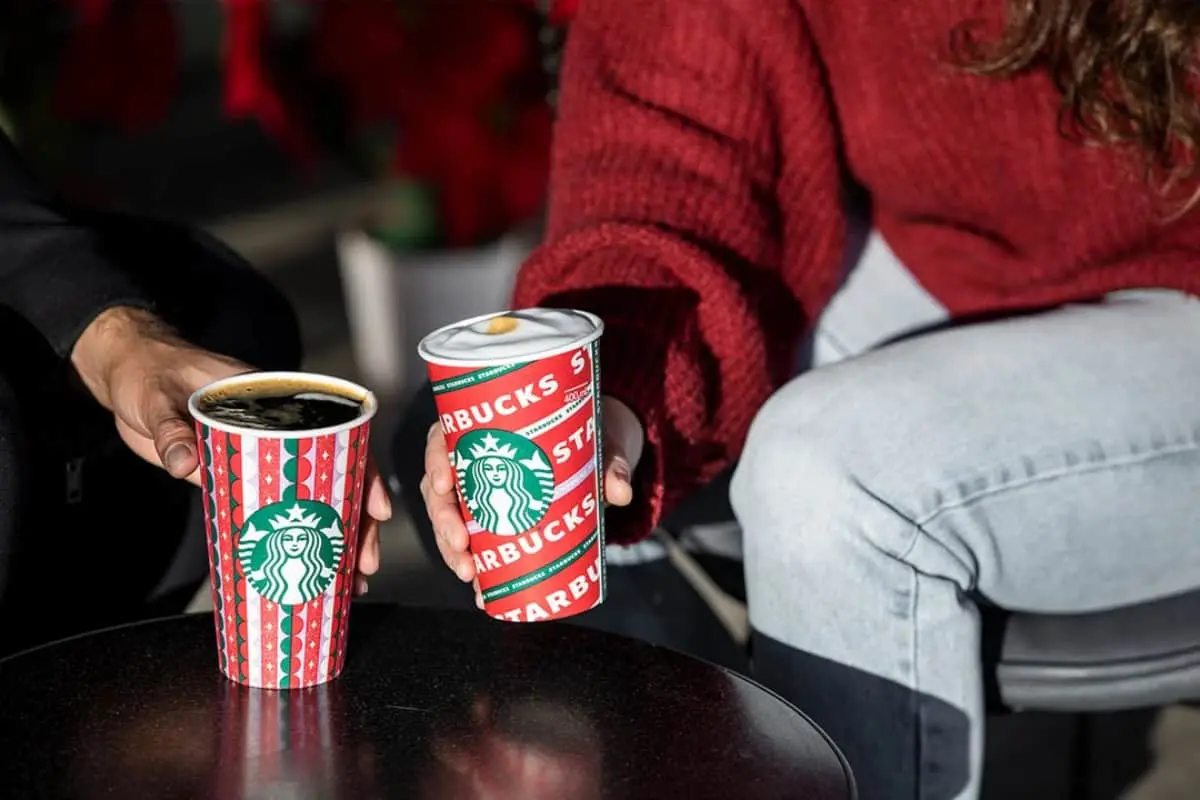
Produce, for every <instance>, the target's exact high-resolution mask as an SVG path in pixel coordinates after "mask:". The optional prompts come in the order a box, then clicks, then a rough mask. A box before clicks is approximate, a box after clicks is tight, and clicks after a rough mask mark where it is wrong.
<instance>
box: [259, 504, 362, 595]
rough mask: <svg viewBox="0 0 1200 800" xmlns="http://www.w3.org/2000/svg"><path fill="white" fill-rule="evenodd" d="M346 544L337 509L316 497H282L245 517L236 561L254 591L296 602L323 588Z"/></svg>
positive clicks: (340, 560) (320, 591) (335, 573)
mask: <svg viewBox="0 0 1200 800" xmlns="http://www.w3.org/2000/svg"><path fill="white" fill-rule="evenodd" d="M345 549H346V537H345V534H344V533H343V531H342V521H341V520H340V519H338V515H337V512H336V511H334V510H333V509H332V508H330V507H329V506H327V505H325V504H324V503H318V502H317V501H315V500H285V501H283V502H281V503H272V504H271V505H268V506H263V507H262V508H260V509H259V510H258V511H255V512H254V513H253V514H251V515H250V519H248V520H246V525H245V527H244V528H242V538H241V541H240V543H239V544H238V560H239V561H241V562H242V571H243V572H245V573H246V582H247V583H248V584H250V586H251V588H253V589H254V591H256V592H258V593H259V594H260V595H262V596H263V597H265V598H266V599H268V600H271V601H273V602H276V603H278V604H279V605H281V606H296V605H303V604H304V603H307V602H308V601H309V600H312V599H313V598H314V597H319V596H321V595H322V594H324V593H325V591H326V590H327V589H328V588H329V586H330V584H332V583H333V579H334V578H335V577H336V576H337V570H338V566H339V565H340V564H341V563H342V553H343V552H345Z"/></svg>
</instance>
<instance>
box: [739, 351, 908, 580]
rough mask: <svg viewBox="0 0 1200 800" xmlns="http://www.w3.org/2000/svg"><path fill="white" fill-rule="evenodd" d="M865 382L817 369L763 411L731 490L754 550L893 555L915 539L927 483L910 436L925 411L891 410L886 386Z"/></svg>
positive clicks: (814, 556) (815, 556)
mask: <svg viewBox="0 0 1200 800" xmlns="http://www.w3.org/2000/svg"><path fill="white" fill-rule="evenodd" d="M858 383H860V382H859V381H857V380H855V376H854V375H853V374H852V371H850V370H845V369H842V368H839V367H833V368H828V369H825V370H818V371H815V372H812V373H808V374H806V375H803V376H801V377H799V378H797V379H796V380H794V381H792V382H791V383H790V384H788V386H786V387H784V388H783V389H782V390H780V391H779V392H777V393H776V394H775V395H774V396H773V397H772V398H771V399H770V400H769V401H768V402H767V403H766V405H764V406H763V408H762V409H761V410H760V411H759V413H758V415H757V416H756V418H755V421H754V424H753V426H752V427H751V430H750V434H749V437H748V438H747V441H746V447H745V451H744V453H743V455H742V458H741V461H740V463H739V465H738V468H737V470H736V472H735V474H734V478H733V482H732V485H731V489H730V497H731V501H732V503H733V507H734V511H735V513H736V515H737V517H738V521H739V523H740V524H741V526H742V528H743V530H744V532H745V537H746V540H747V549H748V550H759V549H761V551H762V552H771V551H775V552H778V553H780V554H783V553H785V552H788V551H795V554H796V556H797V557H802V558H804V559H805V560H806V561H808V562H816V561H820V560H821V559H843V558H845V557H847V552H848V551H849V550H853V551H854V552H860V553H862V552H866V553H878V554H879V555H882V556H884V557H892V558H895V557H899V556H900V555H901V554H902V553H903V552H904V551H906V550H907V548H908V547H909V545H910V544H911V542H912V536H913V532H914V526H913V523H912V521H911V520H912V515H913V514H914V513H915V511H914V509H915V507H916V504H917V499H916V498H917V496H918V495H919V494H920V491H921V490H920V488H919V486H918V485H917V483H916V482H915V480H909V478H911V477H912V476H913V473H911V472H906V463H907V462H906V459H905V458H904V447H903V443H904V442H905V441H906V440H909V441H911V440H915V439H918V438H919V436H918V435H917V433H916V430H915V429H916V428H917V427H918V425H916V424H914V423H915V422H916V420H917V417H918V416H919V415H914V414H910V415H908V417H907V418H905V417H904V415H901V414H896V413H894V411H892V410H889V409H888V408H887V406H886V403H887V400H886V397H887V392H888V390H887V387H886V386H882V387H878V386H868V385H855V384H858ZM914 447H915V445H914ZM864 544H865V545H867V547H865V548H864V547H862V545H864Z"/></svg>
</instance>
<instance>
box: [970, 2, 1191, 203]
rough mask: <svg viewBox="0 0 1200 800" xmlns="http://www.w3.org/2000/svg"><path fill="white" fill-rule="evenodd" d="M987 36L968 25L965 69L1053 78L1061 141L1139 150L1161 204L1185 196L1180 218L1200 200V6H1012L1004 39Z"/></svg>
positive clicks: (1148, 177) (1134, 3)
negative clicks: (1039, 72) (1036, 72)
mask: <svg viewBox="0 0 1200 800" xmlns="http://www.w3.org/2000/svg"><path fill="white" fill-rule="evenodd" d="M982 30H983V27H982V25H981V24H980V23H978V22H975V21H968V22H966V23H963V24H962V25H961V26H959V27H958V28H957V29H956V30H955V31H954V35H953V37H952V47H953V50H954V53H955V56H956V58H957V60H958V61H959V62H960V64H961V65H962V66H965V67H966V68H967V69H969V70H970V71H971V72H974V73H976V74H980V75H992V76H1011V75H1015V74H1018V73H1021V72H1024V71H1027V70H1030V69H1034V68H1045V69H1047V71H1048V72H1049V74H1050V76H1051V77H1052V78H1053V80H1054V83H1055V85H1056V86H1057V87H1058V90H1059V92H1060V93H1061V94H1062V105H1061V107H1060V111H1059V130H1060V131H1061V132H1062V133H1063V135H1064V136H1068V137H1072V138H1078V139H1083V140H1089V141H1093V142H1098V143H1101V144H1110V145H1112V144H1130V145H1135V146H1136V147H1137V148H1139V149H1140V150H1141V152H1142V154H1143V156H1144V164H1145V170H1146V177H1147V179H1148V180H1149V181H1150V182H1151V183H1152V184H1153V185H1155V187H1156V188H1158V189H1159V190H1160V191H1162V192H1163V194H1164V195H1176V196H1178V195H1177V193H1178V192H1179V190H1180V189H1181V188H1182V189H1183V190H1184V196H1185V197H1186V198H1187V202H1186V203H1185V204H1184V208H1183V210H1187V209H1188V208H1190V207H1191V206H1193V205H1194V204H1195V203H1196V201H1197V199H1200V187H1197V186H1196V183H1197V180H1196V179H1197V178H1198V177H1200V161H1198V159H1197V149H1198V147H1200V99H1198V97H1197V90H1198V89H1200V71H1198V69H1197V68H1198V67H1200V62H1198V54H1200V2H1197V0H1010V7H1009V16H1008V26H1007V29H1006V30H1005V32H1004V34H1003V35H1002V36H1000V37H999V38H998V39H997V38H992V40H991V41H987V40H986V39H987V37H985V36H983V35H981V34H982ZM1180 213H1182V211H1181V212H1180Z"/></svg>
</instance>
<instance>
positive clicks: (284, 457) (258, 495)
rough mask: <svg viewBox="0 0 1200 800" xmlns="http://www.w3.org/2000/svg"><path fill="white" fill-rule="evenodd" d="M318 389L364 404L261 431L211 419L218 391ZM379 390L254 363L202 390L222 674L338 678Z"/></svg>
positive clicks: (284, 684) (244, 678) (276, 682)
mask: <svg viewBox="0 0 1200 800" xmlns="http://www.w3.org/2000/svg"><path fill="white" fill-rule="evenodd" d="M296 390H299V391H305V392H318V393H325V394H333V395H336V396H339V397H342V398H346V399H348V400H353V401H356V402H358V403H359V404H360V410H359V412H358V414H357V416H356V417H355V418H354V419H352V420H350V421H349V422H346V423H343V424H341V425H336V426H332V427H326V428H320V429H313V430H303V431H269V430H267V431H264V430H259V429H255V428H248V427H240V426H238V425H232V424H229V423H228V422H224V421H221V420H218V419H214V418H213V417H212V416H210V415H209V414H206V413H205V412H204V411H203V408H204V406H205V404H206V401H207V400H208V399H210V398H213V397H228V396H231V395H239V394H241V395H245V394H248V393H255V392H259V393H263V394H269V393H271V392H280V391H286V392H292V391H296ZM377 408H378V404H377V402H376V400H375V396H374V395H373V394H372V393H371V392H369V391H368V390H367V389H365V388H363V387H362V386H358V385H357V384H354V383H350V382H349V381H344V380H341V379H339V378H331V377H327V376H324V375H313V374H308V373H302V372H257V373H250V374H246V375H238V376H236V377H232V378H227V379H225V380H220V381H217V382H215V383H212V384H210V385H208V386H205V387H204V388H202V389H200V390H199V391H197V392H196V393H195V394H193V395H192V397H191V399H190V400H189V402H188V409H189V410H190V411H191V414H192V417H193V418H194V419H195V421H196V436H197V441H198V443H199V452H200V464H201V469H200V472H201V476H202V484H201V487H202V490H203V493H204V500H205V502H204V514H205V525H206V530H207V533H208V558H209V566H210V567H211V569H210V571H209V576H210V578H211V583H212V597H213V612H214V616H215V618H216V627H217V652H218V658H219V660H220V666H221V671H222V672H223V673H224V674H225V675H226V677H228V678H229V679H230V680H233V681H237V682H238V683H241V684H244V685H247V686H254V687H261V688H267V689H298V688H303V687H306V686H315V685H317V684H321V683H325V682H326V681H330V680H333V679H334V678H336V677H337V676H338V674H340V673H341V671H342V667H343V665H344V664H345V660H346V629H347V622H348V618H349V613H350V599H351V596H352V591H353V586H354V579H355V565H356V564H357V562H358V521H359V516H360V512H361V509H362V500H363V481H364V477H365V472H366V467H367V451H368V440H369V438H370V428H371V418H372V417H374V416H375V412H376V410H377Z"/></svg>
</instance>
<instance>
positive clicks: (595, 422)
mask: <svg viewBox="0 0 1200 800" xmlns="http://www.w3.org/2000/svg"><path fill="white" fill-rule="evenodd" d="M603 331H604V323H602V322H601V321H600V319H599V318H598V317H596V316H594V315H592V314H588V313H586V312H583V311H572V310H566V309H545V308H532V309H525V310H521V311H509V312H502V313H498V314H489V315H485V316H482V317H475V318H472V319H468V320H464V321H463V322H459V323H455V324H453V325H447V326H446V327H444V328H440V329H438V330H436V331H434V332H433V333H431V334H429V335H428V336H426V337H425V338H424V339H423V340H422V341H421V344H420V345H419V347H418V352H419V353H420V355H421V358H423V359H424V360H425V362H426V364H427V365H428V368H429V376H430V378H431V379H432V381H433V393H434V398H435V400H436V402H437V409H438V418H439V420H440V423H441V427H442V432H443V433H444V434H445V436H446V445H447V447H448V449H449V452H450V463H451V465H452V466H453V467H454V471H455V476H456V485H457V490H458V498H459V506H460V508H461V510H462V514H463V519H464V520H465V521H466V523H467V530H468V532H469V533H470V535H471V536H470V549H471V556H472V557H473V558H474V560H475V568H476V570H477V572H478V576H479V588H480V591H481V593H482V594H483V602H484V610H485V611H486V612H487V613H488V614H490V615H491V616H493V617H495V618H497V619H502V620H508V621H512V622H538V621H542V620H549V619H559V618H562V617H569V616H572V615H574V614H579V613H582V612H584V611H587V610H588V609H591V608H594V607H595V606H597V605H599V604H600V603H601V602H603V600H604V593H605V592H604V514H603V502H602V498H603V497H604V492H603V485H602V481H603V470H602V469H601V466H600V465H601V446H600V445H601V441H602V438H603V437H602V436H601V431H600V367H599V359H598V354H597V349H598V344H599V339H600V336H601V334H602V333H603Z"/></svg>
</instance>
